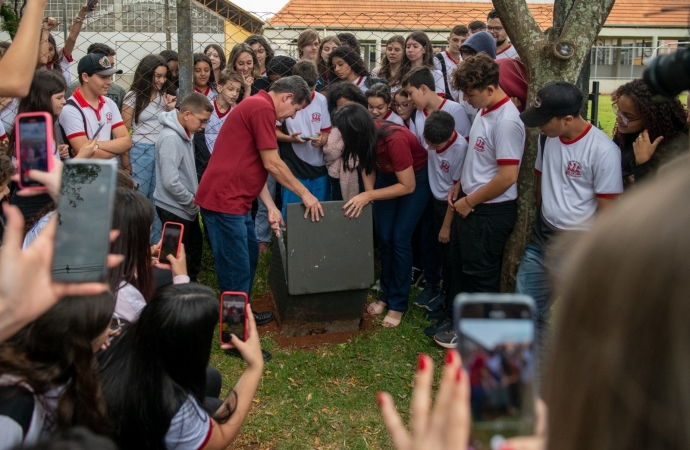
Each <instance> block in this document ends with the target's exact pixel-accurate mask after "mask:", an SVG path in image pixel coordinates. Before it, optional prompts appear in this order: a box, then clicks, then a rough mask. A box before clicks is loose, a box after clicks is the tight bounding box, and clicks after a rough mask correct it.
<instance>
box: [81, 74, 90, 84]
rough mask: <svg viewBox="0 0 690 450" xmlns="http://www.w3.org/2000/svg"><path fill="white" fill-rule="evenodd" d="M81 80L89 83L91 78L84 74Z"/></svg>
mask: <svg viewBox="0 0 690 450" xmlns="http://www.w3.org/2000/svg"><path fill="white" fill-rule="evenodd" d="M81 79H82V81H83V82H84V83H87V82H88V81H89V76H88V75H87V74H86V72H82V74H81ZM82 84H83V83H82Z"/></svg>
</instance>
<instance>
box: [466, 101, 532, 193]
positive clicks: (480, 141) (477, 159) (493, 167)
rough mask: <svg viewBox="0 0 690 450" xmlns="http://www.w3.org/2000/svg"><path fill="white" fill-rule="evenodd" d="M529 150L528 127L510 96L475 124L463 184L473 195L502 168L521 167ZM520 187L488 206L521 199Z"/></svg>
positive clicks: (482, 115)
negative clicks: (527, 144)
mask: <svg viewBox="0 0 690 450" xmlns="http://www.w3.org/2000/svg"><path fill="white" fill-rule="evenodd" d="M524 148H525V127H524V125H523V123H522V121H521V120H520V113H519V112H518V110H517V108H516V107H515V105H514V104H513V102H511V101H510V98H509V97H508V96H506V97H504V98H503V100H501V101H499V102H498V103H496V104H495V105H494V106H492V107H491V108H489V109H483V110H482V111H481V112H480V113H479V114H477V117H476V118H475V119H474V123H473V124H472V130H471V131H470V139H469V145H468V148H467V155H466V156H465V163H464V164H463V166H462V174H461V176H460V183H461V184H462V190H463V192H464V193H465V194H467V195H470V194H472V193H474V192H476V191H477V190H478V189H479V188H481V187H483V186H485V185H486V184H487V183H489V181H491V180H492V179H493V178H494V177H495V176H496V174H497V173H498V167H499V166H519V165H520V161H521V160H522V153H523V150H524ZM517 194H518V192H517V183H515V184H513V185H512V186H510V187H509V188H508V189H507V190H506V191H505V192H504V193H502V194H501V195H499V196H498V197H496V198H494V199H491V200H489V201H487V202H485V203H501V202H507V201H511V200H515V199H516V198H517Z"/></svg>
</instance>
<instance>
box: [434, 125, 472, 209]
mask: <svg viewBox="0 0 690 450" xmlns="http://www.w3.org/2000/svg"><path fill="white" fill-rule="evenodd" d="M427 152H428V153H429V165H428V166H427V167H428V168H429V186H430V187H431V193H432V194H433V195H434V198H435V199H436V200H440V201H445V200H446V199H447V198H448V191H450V189H451V188H452V187H453V185H454V184H455V183H457V182H458V181H460V173H461V172H462V164H463V162H465V154H466V153H467V141H466V140H465V139H464V138H463V137H462V136H460V135H459V134H458V132H457V131H453V137H451V138H450V140H449V141H448V143H447V144H446V145H445V146H444V147H443V148H442V149H440V150H429V149H427Z"/></svg>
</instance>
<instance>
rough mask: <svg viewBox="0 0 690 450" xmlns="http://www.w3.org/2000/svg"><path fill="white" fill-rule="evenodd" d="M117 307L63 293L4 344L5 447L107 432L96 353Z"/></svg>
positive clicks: (0, 387)
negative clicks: (62, 433)
mask: <svg viewBox="0 0 690 450" xmlns="http://www.w3.org/2000/svg"><path fill="white" fill-rule="evenodd" d="M58 76H59V75H58ZM114 307H115V299H114V298H113V295H112V294H111V293H109V292H104V293H103V294H99V295H91V296H85V297H64V298H62V299H60V301H59V302H58V303H57V304H56V305H55V306H53V307H52V308H51V309H50V310H48V311H47V312H46V313H45V314H43V315H42V316H40V317H39V318H38V319H36V320H35V321H34V322H32V323H31V324H29V325H27V326H25V327H24V328H22V329H21V330H20V331H19V332H18V333H17V334H15V335H14V336H13V337H12V338H10V339H9V340H7V341H6V342H4V343H2V344H0V436H2V439H0V448H1V449H3V450H4V449H10V448H14V447H15V446H17V445H20V444H27V445H29V444H34V443H36V442H38V441H39V440H42V439H45V438H46V437H48V436H50V434H52V433H53V432H54V431H56V430H61V429H62V430H64V429H67V428H69V427H72V426H77V425H81V426H85V427H88V428H90V429H91V430H92V431H94V432H96V433H99V434H104V433H106V432H107V430H108V427H107V421H106V414H105V405H104V402H103V398H102V394H101V386H100V382H99V379H98V374H97V372H96V369H95V359H94V353H95V352H97V351H98V350H99V349H100V348H101V346H102V345H103V344H104V343H105V341H106V340H107V337H108V335H107V331H108V325H109V324H110V318H111V316H112V314H113V309H114Z"/></svg>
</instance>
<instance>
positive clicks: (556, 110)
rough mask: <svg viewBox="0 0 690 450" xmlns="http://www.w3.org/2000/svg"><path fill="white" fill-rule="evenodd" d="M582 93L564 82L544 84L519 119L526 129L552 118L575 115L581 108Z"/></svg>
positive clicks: (542, 123)
mask: <svg viewBox="0 0 690 450" xmlns="http://www.w3.org/2000/svg"><path fill="white" fill-rule="evenodd" d="M582 98H583V96H582V91H580V90H579V89H578V88H577V86H575V85H573V84H570V83H566V82H565V81H552V82H550V83H546V84H545V85H544V87H543V88H541V89H539V92H537V98H535V99H534V103H533V104H532V106H530V107H529V108H528V109H526V110H525V112H523V113H522V114H520V119H521V120H522V121H523V122H524V124H525V125H527V126H528V127H538V126H540V125H544V124H545V123H546V122H548V121H549V120H551V119H552V118H554V117H563V116H567V115H570V114H575V113H576V112H577V111H579V110H580V108H581V107H582Z"/></svg>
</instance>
